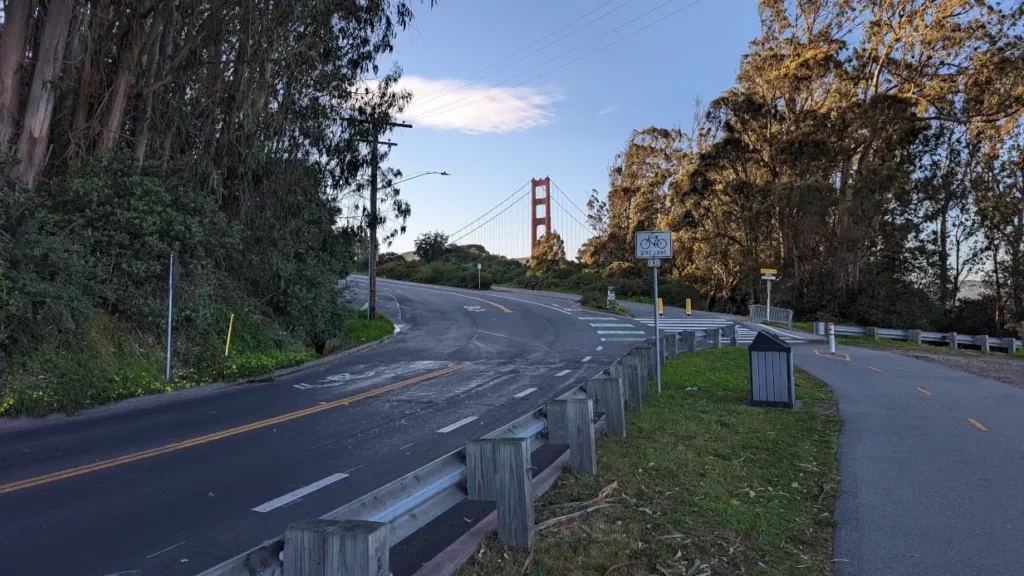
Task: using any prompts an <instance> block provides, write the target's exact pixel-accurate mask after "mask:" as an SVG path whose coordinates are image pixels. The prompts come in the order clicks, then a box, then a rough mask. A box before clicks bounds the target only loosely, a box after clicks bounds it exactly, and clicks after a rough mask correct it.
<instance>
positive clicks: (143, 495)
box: [0, 279, 649, 576]
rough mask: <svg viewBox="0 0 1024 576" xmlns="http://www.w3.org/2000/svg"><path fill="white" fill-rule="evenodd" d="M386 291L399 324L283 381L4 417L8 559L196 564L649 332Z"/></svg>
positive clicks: (418, 457)
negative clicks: (389, 335)
mask: <svg viewBox="0 0 1024 576" xmlns="http://www.w3.org/2000/svg"><path fill="white" fill-rule="evenodd" d="M361 282H364V280H360V279H356V282H355V284H357V288H358V284H360V283H361ZM379 301H380V308H381V310H382V312H384V313H386V314H388V315H389V316H390V317H392V318H394V319H395V320H396V321H398V323H399V324H400V327H401V333H400V334H399V335H398V336H397V337H396V338H394V339H393V340H392V341H390V342H388V343H386V344H384V345H382V346H380V347H377V348H375V349H373V350H371V351H368V352H364V353H362V354H357V355H354V356H350V357H345V358H341V359H338V360H335V361H331V362H328V363H326V364H323V365H320V366H318V367H316V368H315V369H311V370H307V371H302V372H299V373H295V374H292V375H289V376H286V377H282V378H280V379H279V381H276V382H272V383H265V384H250V385H244V386H234V387H227V388H222V389H219V390H212V391H209V392H205V391H204V392H201V393H199V394H197V395H196V394H190V395H184V396H175V395H169V396H167V397H162V398H160V399H159V400H158V401H156V402H149V403H146V405H144V406H141V407H139V406H131V405H128V406H125V407H121V408H118V407H115V408H113V409H100V410H98V411H95V412H91V413H86V414H82V415H79V416H75V417H69V418H58V419H52V420H43V421H40V422H35V423H32V424H29V425H24V426H23V425H15V426H12V425H11V424H10V423H6V424H3V423H0V558H3V561H2V564H0V566H2V568H0V573H2V574H4V575H5V576H20V575H31V576H36V575H48V574H75V575H83V576H92V575H95V576H106V575H111V574H136V575H150V574H161V575H170V574H174V575H191V574H195V573H197V572H199V571H202V570H204V569H206V568H209V567H211V566H214V565H216V564H218V563H220V562H222V561H224V560H226V559H228V558H231V557H233V556H235V555H237V554H239V553H241V552H243V551H245V550H247V549H249V548H251V547H253V546H256V545H258V544H260V543H261V542H263V541H264V540H265V539H267V538H270V537H273V536H276V535H277V534H280V533H282V532H283V530H284V527H285V526H286V525H287V524H288V523H290V522H294V521H299V520H306V519H311V518H315V517H317V516H319V515H321V514H323V513H325V512H327V511H330V510H333V509H334V508H337V507H339V506H341V505H343V504H345V503H346V502H348V501H350V500H352V499H354V498H356V497H359V496H361V495H363V494H365V493H367V492H369V491H371V490H373V489H374V488H376V487H378V486H380V485H382V484H384V483H386V482H388V481H391V480H393V479H395V478H398V477H400V476H402V475H404V474H406V473H408V472H410V471H412V470H415V469H416V468H418V467H420V466H422V465H423V464H425V463H427V462H429V461H431V460H434V459H436V458H437V457H439V456H441V455H443V454H446V453H448V452H451V451H452V450H455V449H458V448H459V447H460V446H461V445H463V444H464V443H465V442H466V441H467V440H470V439H475V438H478V437H480V436H482V435H483V434H485V433H487V432H490V431H491V430H494V429H497V428H499V427H501V426H502V425H504V424H507V423H508V422H510V421H512V420H513V419H515V418H517V417H519V416H521V415H523V414H526V413H528V412H530V411H532V410H534V409H536V408H537V407H539V406H541V405H543V404H544V403H545V402H546V401H547V400H548V399H550V398H552V397H554V396H557V395H558V394H560V393H561V391H564V390H566V389H568V388H571V387H573V386H575V385H577V384H579V383H580V382H581V381H582V380H584V379H586V378H589V377H591V376H592V375H594V374H596V373H597V372H598V371H599V370H601V369H603V368H604V367H606V366H607V365H608V364H610V363H611V362H612V361H613V360H614V359H616V358H618V357H619V356H620V355H621V354H623V353H624V352H625V351H626V350H627V349H628V348H629V347H630V346H631V345H632V344H631V342H629V341H628V340H630V339H634V340H635V339H642V338H644V334H634V333H620V332H645V331H646V332H649V329H647V328H645V327H636V328H633V327H628V328H622V327H618V328H616V327H598V326H592V324H603V323H611V324H616V323H620V324H621V323H622V319H619V318H616V317H613V316H605V315H602V314H600V313H595V312H590V311H582V310H580V309H579V308H577V307H575V305H574V304H573V303H572V302H569V301H566V300H565V299H559V298H549V297H543V296H536V295H528V294H518V293H517V294H513V293H500V292H493V291H491V292H486V293H480V292H475V291H465V290H457V289H448V288H437V287H428V286H422V285H414V284H406V283H396V282H390V281H382V282H381V283H380V297H379ZM602 318H604V319H605V320H603V321H602V320H601V319H602ZM627 320H628V319H627ZM599 332H605V334H600V333H599ZM303 489H308V490H309V491H308V493H305V494H302V495H301V496H296V495H295V494H294V493H295V491H297V490H303ZM290 494H291V495H290ZM439 545H440V543H439ZM420 552H421V553H423V554H426V553H428V552H429V551H427V550H421V551H420ZM406 564H409V562H408V560H407V561H406Z"/></svg>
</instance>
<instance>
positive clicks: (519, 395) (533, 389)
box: [513, 388, 537, 398]
mask: <svg viewBox="0 0 1024 576" xmlns="http://www.w3.org/2000/svg"><path fill="white" fill-rule="evenodd" d="M536 391H537V389H536V388H527V389H526V390H523V391H522V392H520V393H519V394H516V395H515V396H513V398H522V397H523V396H527V395H529V394H532V393H534V392H536Z"/></svg>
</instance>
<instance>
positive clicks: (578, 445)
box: [565, 398, 597, 476]
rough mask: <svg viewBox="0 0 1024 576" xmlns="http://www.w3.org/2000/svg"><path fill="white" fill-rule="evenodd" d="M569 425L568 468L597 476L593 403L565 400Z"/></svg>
mask: <svg viewBox="0 0 1024 576" xmlns="http://www.w3.org/2000/svg"><path fill="white" fill-rule="evenodd" d="M565 403H566V409H567V413H568V424H569V467H570V468H572V469H573V470H576V471H577V472H582V473H584V474H590V475H591V476H594V475H596V474H597V446H596V441H595V439H594V401H593V400H591V399H590V398H584V399H573V400H566V401H565Z"/></svg>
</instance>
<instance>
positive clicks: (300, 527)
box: [284, 520, 391, 576]
mask: <svg viewBox="0 0 1024 576" xmlns="http://www.w3.org/2000/svg"><path fill="white" fill-rule="evenodd" d="M388 548H389V540H388V525H387V523H386V522H369V521H366V520H310V521H308V522H296V523H295V524H290V525H288V528H287V530H286V531H285V534H284V573H285V574H290V575H292V576H378V575H379V574H387V573H389V572H390V569H391V567H390V561H389V556H388Z"/></svg>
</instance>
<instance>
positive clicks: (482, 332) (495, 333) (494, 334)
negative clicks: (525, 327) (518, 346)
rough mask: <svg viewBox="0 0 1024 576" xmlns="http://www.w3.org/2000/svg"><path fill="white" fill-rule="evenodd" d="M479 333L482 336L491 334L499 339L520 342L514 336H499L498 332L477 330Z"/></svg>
mask: <svg viewBox="0 0 1024 576" xmlns="http://www.w3.org/2000/svg"><path fill="white" fill-rule="evenodd" d="M477 332H480V333H481V334H490V335H491V336H497V337H498V338H512V339H513V340H518V338H515V337H513V336H506V335H504V334H498V333H497V332H488V331H487V330H477Z"/></svg>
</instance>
